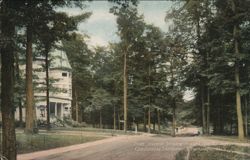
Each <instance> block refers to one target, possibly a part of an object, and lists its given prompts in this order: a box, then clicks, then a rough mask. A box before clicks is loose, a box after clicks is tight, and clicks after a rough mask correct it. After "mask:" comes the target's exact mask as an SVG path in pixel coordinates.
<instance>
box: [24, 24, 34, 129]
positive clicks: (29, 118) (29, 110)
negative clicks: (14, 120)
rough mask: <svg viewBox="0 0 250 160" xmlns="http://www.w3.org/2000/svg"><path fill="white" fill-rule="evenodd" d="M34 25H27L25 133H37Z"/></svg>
mask: <svg viewBox="0 0 250 160" xmlns="http://www.w3.org/2000/svg"><path fill="white" fill-rule="evenodd" d="M32 32H33V31H32V27H31V26H30V25H28V26H27V33H26V34H27V44H26V116H25V117H26V126H25V133H35V115H34V112H35V108H34V103H33V100H34V97H33V74H32V71H33V67H32V64H33V53H32V41H33V38H32V36H33V33H32Z"/></svg>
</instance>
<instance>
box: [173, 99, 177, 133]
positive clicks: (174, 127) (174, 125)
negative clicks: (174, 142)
mask: <svg viewBox="0 0 250 160" xmlns="http://www.w3.org/2000/svg"><path fill="white" fill-rule="evenodd" d="M175 110H176V105H175V99H173V120H172V121H173V122H172V136H173V137H175V129H176V113H175Z"/></svg>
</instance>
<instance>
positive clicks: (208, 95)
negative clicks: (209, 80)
mask: <svg viewBox="0 0 250 160" xmlns="http://www.w3.org/2000/svg"><path fill="white" fill-rule="evenodd" d="M206 106H207V117H206V118H207V122H206V124H207V129H206V130H207V134H208V135H210V90H209V88H207V105H206Z"/></svg>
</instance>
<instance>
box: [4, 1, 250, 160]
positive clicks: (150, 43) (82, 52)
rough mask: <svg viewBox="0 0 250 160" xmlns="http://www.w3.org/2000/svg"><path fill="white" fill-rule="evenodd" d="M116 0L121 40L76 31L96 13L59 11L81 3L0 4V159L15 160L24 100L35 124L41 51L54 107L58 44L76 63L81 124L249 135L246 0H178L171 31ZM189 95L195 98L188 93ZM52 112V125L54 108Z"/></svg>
mask: <svg viewBox="0 0 250 160" xmlns="http://www.w3.org/2000/svg"><path fill="white" fill-rule="evenodd" d="M110 3H112V4H113V7H112V8H110V13H112V14H114V15H115V16H116V18H117V19H116V22H117V27H118V33H117V35H118V36H119V38H120V40H119V41H118V42H116V43H110V44H109V45H108V46H106V47H100V46H96V47H95V48H91V47H90V46H88V45H87V41H86V39H87V38H88V36H87V35H82V34H80V33H78V32H77V26H78V24H79V23H80V22H83V21H84V20H86V19H87V18H89V17H90V16H91V13H89V12H85V13H84V14H82V15H78V16H69V15H67V14H66V13H63V12H59V11H56V9H55V8H60V7H80V8H82V9H83V10H84V5H83V2H81V1H64V0H58V1H50V0H46V1H31V0H30V1H29V0H28V1H21V0H20V1H15V2H13V1H11V0H2V1H0V4H1V22H0V24H1V32H0V33H1V43H0V45H1V46H0V47H1V114H2V132H3V134H2V137H3V141H2V146H3V151H2V152H3V155H4V156H6V157H7V158H8V159H10V160H14V159H16V142H15V118H14V112H15V110H17V109H20V108H21V109H22V104H24V106H23V107H25V108H26V119H25V133H27V134H30V133H32V134H34V133H37V132H38V129H39V126H37V122H36V116H35V115H36V114H35V110H34V104H35V102H34V97H33V96H34V95H33V94H34V93H33V89H34V88H35V87H34V81H33V78H34V76H33V70H32V62H33V60H34V57H35V56H36V55H42V56H44V57H45V64H46V65H45V66H44V67H45V71H46V80H45V81H46V84H45V90H46V95H47V99H46V101H47V110H49V102H50V100H49V97H50V96H49V95H50V92H51V90H53V89H52V88H51V83H52V81H53V80H51V79H50V77H49V67H50V61H51V57H53V55H50V54H51V53H52V52H50V51H51V50H52V48H60V49H61V50H63V51H65V52H66V54H67V56H68V59H69V62H70V64H71V66H72V88H73V89H72V96H73V101H72V111H71V114H72V118H73V120H74V121H76V122H78V123H79V124H81V123H83V122H84V123H86V125H89V126H90V125H91V126H93V127H99V128H108V129H114V130H124V131H125V132H126V131H127V130H135V128H136V129H138V130H139V131H143V132H149V133H161V132H163V131H162V129H163V128H164V129H165V130H166V128H171V135H172V136H175V135H176V128H177V127H180V126H188V125H196V126H200V127H202V133H203V134H207V135H210V134H221V135H238V137H239V139H244V138H245V137H246V136H248V133H249V125H248V124H249V116H248V114H249V100H250V83H249V82H250V77H249V76H250V61H249V59H250V58H249V55H250V45H249V44H250V39H249V38H250V37H249V34H250V2H249V1H248V0H240V1H238V0H228V1H223V0H212V1H211V0H200V1H196V0H186V1H177V2H176V1H174V2H173V6H172V8H171V9H170V10H169V11H168V12H167V13H166V18H165V21H166V23H168V24H169V28H168V32H167V33H164V32H163V31H161V30H160V29H159V28H158V27H156V26H154V25H153V24H147V23H146V22H145V20H144V17H143V15H140V14H139V13H138V10H137V3H140V2H137V1H132V2H130V1H124V2H123V1H122V2H121V1H118V2H116V1H111V2H110ZM19 57H25V58H24V59H25V61H26V62H25V63H26V71H25V73H26V77H25V78H24V79H22V78H21V77H20V75H19V74H20V73H19V72H20V69H19V64H20V63H22V62H21V60H20V58H19ZM24 84H25V86H24ZM24 87H25V93H23V90H22V88H23V89H24ZM190 92H191V94H192V95H193V99H188V100H187V99H185V98H184V97H185V95H187V94H188V93H190ZM24 94H25V95H26V96H24ZM22 95H23V96H22ZM24 97H25V98H24ZM21 101H23V103H22V102H21ZM20 114H22V112H20ZM46 114H47V122H46V124H47V129H50V128H51V126H50V115H49V113H48V112H46ZM20 117H21V118H20V122H22V121H23V119H22V115H20ZM169 125H170V126H169Z"/></svg>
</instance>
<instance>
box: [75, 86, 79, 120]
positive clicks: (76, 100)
mask: <svg viewBox="0 0 250 160" xmlns="http://www.w3.org/2000/svg"><path fill="white" fill-rule="evenodd" d="M77 96H78V95H77V91H76V89H75V109H76V122H78V121H79V106H78V98H77Z"/></svg>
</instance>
